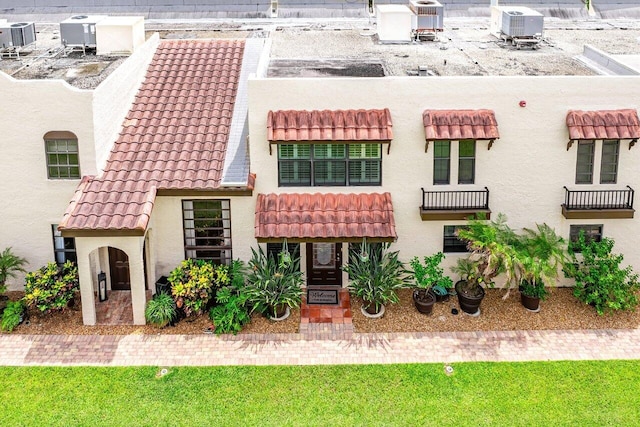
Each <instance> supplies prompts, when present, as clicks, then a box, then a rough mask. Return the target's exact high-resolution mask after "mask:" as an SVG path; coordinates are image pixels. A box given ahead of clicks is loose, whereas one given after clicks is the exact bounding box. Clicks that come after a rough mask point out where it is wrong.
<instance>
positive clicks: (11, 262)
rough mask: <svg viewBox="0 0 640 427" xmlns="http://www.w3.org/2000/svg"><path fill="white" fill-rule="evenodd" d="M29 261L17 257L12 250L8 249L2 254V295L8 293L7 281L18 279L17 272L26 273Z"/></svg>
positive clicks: (0, 272)
mask: <svg viewBox="0 0 640 427" xmlns="http://www.w3.org/2000/svg"><path fill="white" fill-rule="evenodd" d="M26 263H27V260H26V259H24V258H20V257H19V256H17V255H15V254H14V253H13V252H12V251H11V248H6V249H5V250H4V251H2V252H0V295H2V294H4V293H5V292H6V291H7V286H6V283H7V279H8V278H9V277H16V273H17V272H23V273H26V270H25V269H24V268H23V267H24V265H25V264H26Z"/></svg>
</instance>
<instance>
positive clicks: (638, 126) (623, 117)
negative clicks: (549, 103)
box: [567, 109, 640, 140]
mask: <svg viewBox="0 0 640 427" xmlns="http://www.w3.org/2000/svg"><path fill="white" fill-rule="evenodd" d="M567 127H568V128H569V139H571V140H574V139H633V138H640V120H638V113H637V112H636V110H633V109H625V110H599V111H579V110H569V112H568V113H567Z"/></svg>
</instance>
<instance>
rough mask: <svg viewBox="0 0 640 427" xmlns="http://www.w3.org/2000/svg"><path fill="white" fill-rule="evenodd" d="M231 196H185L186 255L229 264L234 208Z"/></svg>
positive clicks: (183, 213)
mask: <svg viewBox="0 0 640 427" xmlns="http://www.w3.org/2000/svg"><path fill="white" fill-rule="evenodd" d="M229 205H230V202H229V200H183V201H182V215H183V224H184V225H183V226H184V250H185V256H186V258H195V259H203V260H210V261H213V262H214V263H215V264H230V263H231V260H232V255H231V210H230V206H229Z"/></svg>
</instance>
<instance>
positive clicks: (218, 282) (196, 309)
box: [168, 259, 230, 317]
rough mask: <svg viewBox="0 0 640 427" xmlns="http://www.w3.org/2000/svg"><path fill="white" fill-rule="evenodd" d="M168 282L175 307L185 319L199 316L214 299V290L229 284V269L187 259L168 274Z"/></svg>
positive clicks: (207, 262) (224, 266)
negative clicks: (182, 312) (181, 312)
mask: <svg viewBox="0 0 640 427" xmlns="http://www.w3.org/2000/svg"><path fill="white" fill-rule="evenodd" d="M168 280H169V283H170V284H171V295H173V298H174V300H175V302H176V306H177V307H178V308H179V309H182V310H183V311H184V314H185V316H186V317H189V316H192V315H199V314H202V312H203V311H204V309H205V307H206V306H207V304H208V303H209V301H210V300H211V299H212V298H213V297H214V295H215V291H216V289H217V288H219V287H221V286H226V285H228V284H229V282H230V277H229V267H228V266H226V265H219V266H214V265H213V264H212V263H211V262H209V261H203V260H195V259H188V260H185V261H182V262H181V263H180V265H179V266H178V267H176V268H175V269H174V270H173V271H172V272H171V274H169V279H168Z"/></svg>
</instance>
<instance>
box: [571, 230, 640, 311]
mask: <svg viewBox="0 0 640 427" xmlns="http://www.w3.org/2000/svg"><path fill="white" fill-rule="evenodd" d="M614 243H615V242H614V240H613V239H611V238H606V237H605V238H603V239H602V240H601V241H600V242H596V241H595V240H591V241H587V240H586V238H585V236H584V233H581V234H580V236H579V238H578V242H577V243H575V244H573V245H569V254H570V256H571V262H568V263H566V264H565V268H564V272H565V276H566V277H568V278H572V279H575V282H576V283H575V287H574V288H573V294H574V295H575V296H576V298H578V299H579V300H580V301H582V302H584V303H586V304H589V305H591V306H593V307H594V308H595V309H596V311H597V312H598V314H600V315H602V314H604V313H607V312H609V313H611V312H613V311H616V310H634V309H635V308H636V306H637V305H638V291H639V290H640V282H639V281H638V274H636V273H634V272H633V269H632V268H631V266H627V267H626V268H622V267H620V264H621V263H622V261H623V259H624V257H623V256H622V255H621V254H613V253H611V251H612V249H613V245H614ZM577 252H580V253H581V254H582V256H581V258H582V259H581V260H580V259H579V258H578V254H577Z"/></svg>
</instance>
